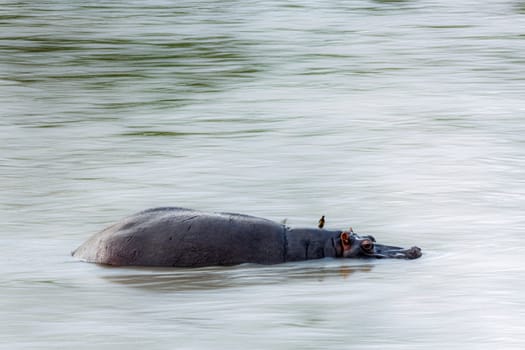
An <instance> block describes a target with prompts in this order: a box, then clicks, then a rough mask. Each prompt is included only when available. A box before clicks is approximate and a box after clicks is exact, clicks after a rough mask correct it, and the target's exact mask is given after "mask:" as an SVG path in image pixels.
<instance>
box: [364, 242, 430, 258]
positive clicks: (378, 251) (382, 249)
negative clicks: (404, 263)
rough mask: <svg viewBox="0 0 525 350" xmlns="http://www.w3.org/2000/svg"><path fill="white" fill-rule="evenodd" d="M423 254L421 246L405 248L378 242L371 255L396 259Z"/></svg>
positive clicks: (417, 256) (416, 256)
mask: <svg viewBox="0 0 525 350" xmlns="http://www.w3.org/2000/svg"><path fill="white" fill-rule="evenodd" d="M421 255H422V253H421V249H420V248H419V247H412V248H408V249H403V248H399V247H391V246H387V245H382V244H376V245H375V247H374V252H373V253H372V254H371V256H374V257H376V258H394V259H417V258H419V257H420V256H421Z"/></svg>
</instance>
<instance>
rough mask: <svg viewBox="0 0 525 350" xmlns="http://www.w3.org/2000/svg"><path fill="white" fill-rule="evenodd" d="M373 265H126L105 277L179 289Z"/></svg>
mask: <svg viewBox="0 0 525 350" xmlns="http://www.w3.org/2000/svg"><path fill="white" fill-rule="evenodd" d="M316 265H317V264H316ZM372 268H373V265H362V266H359V265H356V266H344V265H342V266H324V267H320V266H312V264H306V263H305V264H298V265H297V266H295V267H275V266H274V267H260V266H259V267H257V266H246V267H229V268H222V269H217V268H206V269H201V268H199V269H175V270H174V269H171V268H167V269H151V268H143V269H140V268H135V269H131V270H132V271H133V272H134V273H129V271H128V270H130V269H123V270H125V271H123V272H122V273H119V274H111V275H105V276H103V278H104V279H106V280H108V281H111V282H113V283H118V284H123V285H127V286H131V287H136V288H143V289H147V290H151V291H164V292H176V291H192V290H215V289H220V288H239V287H254V286H265V285H273V284H289V283H295V282H297V283H300V282H301V281H308V280H314V281H318V282H323V283H324V282H326V283H331V281H330V280H331V279H334V278H335V279H346V278H348V277H350V276H351V275H352V274H354V273H356V272H369V271H371V270H372ZM109 269H121V268H109ZM139 272H140V273H139Z"/></svg>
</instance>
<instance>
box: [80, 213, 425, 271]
mask: <svg viewBox="0 0 525 350" xmlns="http://www.w3.org/2000/svg"><path fill="white" fill-rule="evenodd" d="M322 221H323V222H322V224H321V222H320V225H319V226H320V227H322V226H323V225H324V217H323V218H322ZM72 255H73V256H74V257H77V258H79V259H81V260H84V261H88V262H93V263H98V264H105V265H113V266H171V267H203V266H217V265H222V266H231V265H237V264H243V263H255V264H266V265H270V264H278V263H284V262H289V261H301V260H310V259H321V258H328V257H330V258H400V259H416V258H419V257H420V256H421V249H419V248H418V247H412V248H409V249H403V248H400V247H393V246H388V245H382V244H377V243H376V242H375V238H374V237H373V236H370V235H363V236H360V235H358V234H356V233H354V232H353V230H352V229H349V230H328V229H322V228H289V227H287V226H286V225H284V224H279V223H277V222H274V221H271V220H267V219H263V218H258V217H255V216H249V215H242V214H233V213H205V212H201V211H198V210H192V209H185V208H176V207H164V208H154V209H148V210H145V211H142V212H139V213H137V214H134V215H131V216H129V217H126V218H124V219H122V220H121V221H119V222H117V223H115V224H114V225H111V226H109V227H107V228H106V229H104V230H102V231H100V232H99V233H96V234H95V235H93V236H92V237H91V238H89V239H88V240H87V241H86V242H85V243H84V244H82V245H81V246H80V247H78V248H77V249H76V250H75V251H73V253H72Z"/></svg>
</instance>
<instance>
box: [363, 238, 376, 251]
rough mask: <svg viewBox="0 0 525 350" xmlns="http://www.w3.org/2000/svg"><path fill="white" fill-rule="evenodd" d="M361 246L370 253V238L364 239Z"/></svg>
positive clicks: (372, 247)
mask: <svg viewBox="0 0 525 350" xmlns="http://www.w3.org/2000/svg"><path fill="white" fill-rule="evenodd" d="M361 248H362V249H363V250H364V251H365V252H367V253H371V252H372V251H373V250H374V243H372V241H371V240H368V239H365V240H364V241H362V242H361Z"/></svg>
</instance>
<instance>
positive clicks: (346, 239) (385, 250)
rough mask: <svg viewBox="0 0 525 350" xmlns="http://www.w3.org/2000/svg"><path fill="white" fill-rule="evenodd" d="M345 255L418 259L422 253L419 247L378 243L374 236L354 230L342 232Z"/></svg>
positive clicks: (347, 256)
mask: <svg viewBox="0 0 525 350" xmlns="http://www.w3.org/2000/svg"><path fill="white" fill-rule="evenodd" d="M341 245H342V248H343V254H342V255H343V257H345V258H354V257H371V258H379V259H382V258H390V259H417V258H419V257H420V256H421V255H422V254H421V249H420V248H418V247H412V248H408V249H405V248H401V247H394V246H389V245H384V244H377V243H376V242H375V238H374V237H373V236H359V235H357V234H355V233H353V232H350V233H349V232H343V233H342V234H341Z"/></svg>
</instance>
